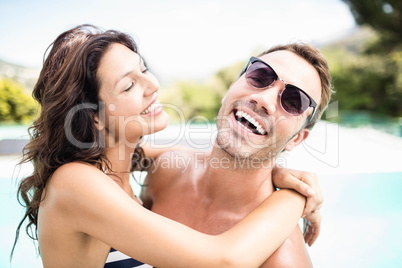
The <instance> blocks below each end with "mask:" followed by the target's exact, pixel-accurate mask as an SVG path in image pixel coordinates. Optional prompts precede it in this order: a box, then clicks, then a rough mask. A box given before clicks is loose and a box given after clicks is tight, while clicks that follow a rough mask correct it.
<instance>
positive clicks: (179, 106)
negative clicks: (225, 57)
mask: <svg viewBox="0 0 402 268" xmlns="http://www.w3.org/2000/svg"><path fill="white" fill-rule="evenodd" d="M244 64H245V62H239V63H235V64H233V65H230V66H228V67H225V68H222V69H221V70H219V71H218V72H216V73H215V74H214V75H213V76H212V77H211V78H210V79H208V80H207V81H206V82H194V81H184V80H181V81H175V82H174V83H173V84H172V85H170V86H169V87H167V88H166V89H165V90H163V91H161V93H160V100H161V102H163V103H165V104H168V106H171V107H170V108H169V107H166V106H167V105H166V106H165V107H166V109H165V110H166V111H167V112H168V114H169V115H170V117H171V119H172V121H176V122H177V121H179V120H180V119H181V118H180V117H181V116H184V118H185V120H190V119H193V118H195V117H198V116H203V117H205V118H206V119H208V120H215V118H216V116H217V115H218V112H219V109H220V107H221V100H222V98H223V96H224V95H225V94H226V91H227V90H228V88H229V87H230V85H231V84H232V82H233V81H235V80H236V78H237V76H238V75H239V73H240V71H241V69H242V68H243V67H244Z"/></svg>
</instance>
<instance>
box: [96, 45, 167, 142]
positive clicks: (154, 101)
mask: <svg viewBox="0 0 402 268" xmlns="http://www.w3.org/2000/svg"><path fill="white" fill-rule="evenodd" d="M97 77H98V79H99V80H100V89H99V100H100V101H101V102H104V104H105V107H104V111H102V110H101V111H100V115H99V117H100V118H99V121H100V123H101V124H102V125H104V127H105V130H106V134H107V135H106V137H108V138H109V139H112V140H113V141H118V142H120V143H121V142H126V143H127V142H128V143H135V142H137V141H138V139H139V137H140V136H143V135H147V134H152V133H155V132H157V131H160V130H162V129H164V128H165V127H166V125H167V123H168V121H169V117H168V115H167V114H166V113H165V111H164V110H163V106H162V105H160V104H159V101H158V89H159V83H158V80H157V79H156V78H155V76H153V75H152V74H151V73H150V72H149V71H147V68H146V67H145V66H144V62H143V60H142V58H141V57H140V56H139V55H138V54H137V53H135V52H133V51H131V50H130V49H129V48H127V47H126V46H124V45H121V44H118V43H115V44H112V45H111V46H110V47H109V49H108V50H107V52H106V53H105V54H104V56H103V57H102V59H101V61H100V65H99V68H98V72H97ZM102 112H104V113H103V115H104V117H105V118H104V119H103V118H102ZM107 142H109V144H110V141H107Z"/></svg>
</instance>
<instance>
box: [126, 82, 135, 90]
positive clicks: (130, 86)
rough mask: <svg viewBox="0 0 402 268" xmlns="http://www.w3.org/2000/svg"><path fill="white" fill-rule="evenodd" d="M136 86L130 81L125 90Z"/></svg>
mask: <svg viewBox="0 0 402 268" xmlns="http://www.w3.org/2000/svg"><path fill="white" fill-rule="evenodd" d="M133 86H134V82H130V83H128V84H127V86H126V89H125V90H124V91H129V90H130V89H131V88H132V87H133Z"/></svg>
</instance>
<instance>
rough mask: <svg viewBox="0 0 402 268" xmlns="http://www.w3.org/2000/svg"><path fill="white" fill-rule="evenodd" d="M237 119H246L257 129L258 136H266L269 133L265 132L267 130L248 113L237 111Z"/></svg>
mask: <svg viewBox="0 0 402 268" xmlns="http://www.w3.org/2000/svg"><path fill="white" fill-rule="evenodd" d="M236 117H237V118H239V119H241V118H242V117H243V118H245V119H246V120H247V121H248V122H250V123H251V124H252V125H253V126H254V127H255V128H256V130H257V132H258V134H261V135H265V134H266V133H267V132H266V131H265V129H263V128H262V126H261V125H260V123H258V122H257V120H255V119H254V118H253V117H251V115H249V114H248V113H246V112H243V111H237V112H236Z"/></svg>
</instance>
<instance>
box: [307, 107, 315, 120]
mask: <svg viewBox="0 0 402 268" xmlns="http://www.w3.org/2000/svg"><path fill="white" fill-rule="evenodd" d="M316 110H317V107H314V111H313V114H312V115H311V117H310V119H309V120H308V122H309V123H310V122H311V120H313V118H314V115H315V111H316Z"/></svg>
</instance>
